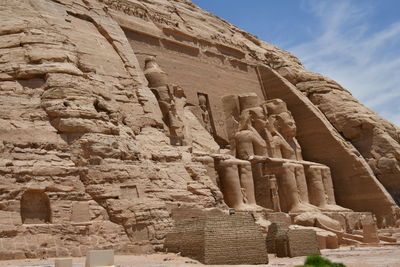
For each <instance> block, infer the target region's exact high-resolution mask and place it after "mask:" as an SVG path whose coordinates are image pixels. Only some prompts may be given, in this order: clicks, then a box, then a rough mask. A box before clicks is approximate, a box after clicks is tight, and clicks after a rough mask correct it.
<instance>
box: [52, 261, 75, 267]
mask: <svg viewBox="0 0 400 267" xmlns="http://www.w3.org/2000/svg"><path fill="white" fill-rule="evenodd" d="M54 266H55V267H72V259H55V260H54Z"/></svg>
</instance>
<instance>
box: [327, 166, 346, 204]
mask: <svg viewBox="0 0 400 267" xmlns="http://www.w3.org/2000/svg"><path fill="white" fill-rule="evenodd" d="M319 168H320V171H321V177H322V178H321V179H322V183H323V186H324V191H325V194H326V196H327V203H326V207H325V209H326V210H329V211H351V210H349V209H346V208H343V207H341V206H339V205H337V204H336V200H335V193H334V189H333V182H332V175H331V171H330V169H329V167H328V166H319Z"/></svg>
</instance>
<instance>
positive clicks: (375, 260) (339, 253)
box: [0, 247, 400, 267]
mask: <svg viewBox="0 0 400 267" xmlns="http://www.w3.org/2000/svg"><path fill="white" fill-rule="evenodd" d="M321 252H322V255H324V256H325V257H327V258H329V259H330V260H332V261H333V262H341V263H344V264H346V266H348V267H400V247H358V248H354V247H353V248H351V247H346V248H341V249H336V250H323V251H321ZM304 258H305V257H296V258H275V257H274V256H273V255H270V256H269V259H270V262H269V264H268V265H259V266H280V267H286V266H287V267H289V266H295V265H300V264H302V263H303V262H304ZM84 262H85V259H84V258H74V259H73V263H74V264H73V265H74V266H73V267H83V266H84ZM115 264H116V265H117V266H121V267H128V266H135V267H136V266H140V267H142V266H143V267H147V266H149V267H183V266H189V267H190V266H192V267H193V266H204V265H203V264H201V263H199V262H197V261H194V260H192V259H189V258H185V257H180V256H178V255H176V254H171V253H169V254H166V253H159V254H151V255H116V256H115ZM6 266H7V267H11V266H19V267H54V259H43V260H35V259H29V260H14V261H0V267H6ZM209 266H211V265H209ZM214 266H215V265H214ZM219 266H222V265H219ZM224 266H227V265H224ZM236 266H251V265H236Z"/></svg>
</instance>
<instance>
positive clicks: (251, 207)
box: [235, 204, 265, 212]
mask: <svg viewBox="0 0 400 267" xmlns="http://www.w3.org/2000/svg"><path fill="white" fill-rule="evenodd" d="M264 209H265V208H263V207H261V206H258V205H256V204H242V205H239V206H238V207H236V208H235V210H236V211H242V212H246V211H247V212H248V211H262V210H264Z"/></svg>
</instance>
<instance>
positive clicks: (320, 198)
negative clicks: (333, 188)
mask: <svg viewBox="0 0 400 267" xmlns="http://www.w3.org/2000/svg"><path fill="white" fill-rule="evenodd" d="M306 172H307V185H308V191H309V198H310V203H311V204H313V205H315V206H317V207H320V208H324V207H325V206H326V204H327V196H326V194H325V188H324V184H323V181H322V173H321V168H320V167H319V166H308V167H306Z"/></svg>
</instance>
